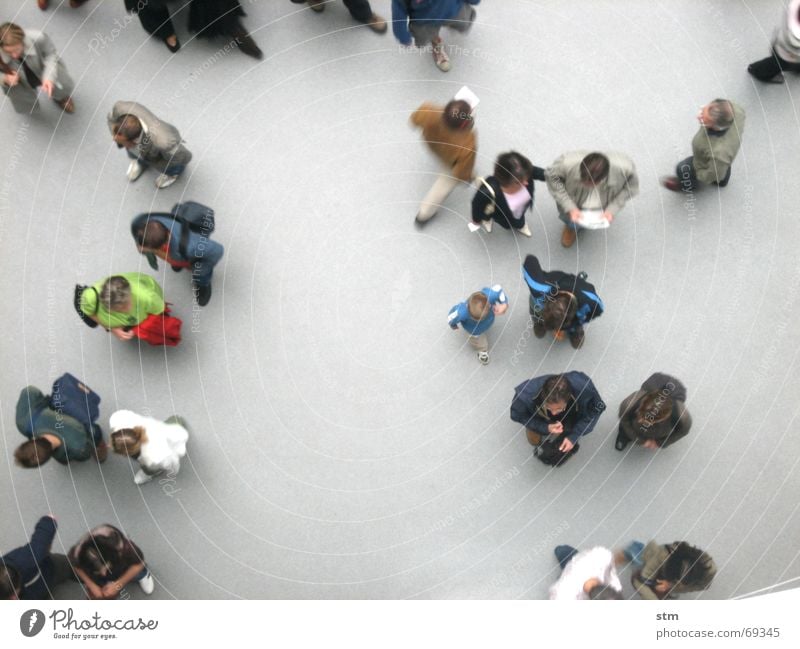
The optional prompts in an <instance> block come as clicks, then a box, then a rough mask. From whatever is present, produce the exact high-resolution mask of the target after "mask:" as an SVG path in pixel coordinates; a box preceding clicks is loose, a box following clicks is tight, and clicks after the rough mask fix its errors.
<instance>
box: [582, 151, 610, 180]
mask: <svg viewBox="0 0 800 649" xmlns="http://www.w3.org/2000/svg"><path fill="white" fill-rule="evenodd" d="M610 167H611V164H610V163H609V161H608V158H607V157H606V156H605V155H603V154H602V153H598V152H596V151H595V152H594V153H590V154H589V155H587V156H586V157H584V159H583V160H581V183H582V184H583V185H584V186H585V187H591V188H594V187H597V186H598V185H600V184H602V183H603V182H604V181H605V179H606V178H608V171H609V169H610Z"/></svg>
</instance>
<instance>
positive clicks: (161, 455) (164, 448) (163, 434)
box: [109, 410, 189, 485]
mask: <svg viewBox="0 0 800 649" xmlns="http://www.w3.org/2000/svg"><path fill="white" fill-rule="evenodd" d="M109 426H110V427H111V447H112V448H113V449H114V452H115V453H119V454H120V455H127V456H129V457H133V458H135V459H136V460H137V461H138V462H139V467H140V468H139V471H137V472H136V475H135V476H134V478H133V481H134V482H135V483H136V484H138V485H140V484H144V483H145V482H149V481H150V480H152V479H153V476H156V475H158V474H159V473H162V472H164V473H167V474H168V475H169V476H170V477H173V476H175V475H176V474H177V473H178V471H180V468H181V458H182V457H183V456H184V455H186V442H187V441H188V439H189V431H188V430H186V422H185V421H183V419H181V418H180V417H178V416H173V417H170V418H169V419H167V420H166V421H163V422H162V421H158V420H157V419H153V418H152V417H143V416H142V415H137V414H136V413H135V412H131V411H130V410H118V411H117V412H115V413H114V414H112V415H111V418H110V419H109Z"/></svg>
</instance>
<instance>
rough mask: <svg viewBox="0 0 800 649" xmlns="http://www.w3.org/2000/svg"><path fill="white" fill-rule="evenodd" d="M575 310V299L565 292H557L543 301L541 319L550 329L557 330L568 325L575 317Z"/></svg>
mask: <svg viewBox="0 0 800 649" xmlns="http://www.w3.org/2000/svg"><path fill="white" fill-rule="evenodd" d="M576 310H577V307H576V304H575V300H573V299H572V296H571V295H568V294H567V293H559V294H558V295H556V296H555V297H554V298H553V299H548V300H546V301H545V305H544V308H542V313H541V320H542V323H543V324H544V326H545V327H546V328H547V329H549V330H550V331H557V330H559V329H563V328H564V327H566V326H568V325H569V324H570V323H571V322H572V321H573V320H574V319H575V311H576Z"/></svg>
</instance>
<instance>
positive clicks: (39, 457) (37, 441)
mask: <svg viewBox="0 0 800 649" xmlns="http://www.w3.org/2000/svg"><path fill="white" fill-rule="evenodd" d="M53 450H54V449H53V445H52V444H51V443H50V440H49V439H45V438H44V437H34V438H33V439H29V440H28V441H27V442H23V443H22V444H20V445H19V446H18V447H17V450H16V451H14V459H15V460H16V462H17V465H18V466H21V467H23V468H25V469H35V468H36V467H39V466H42V464H44V463H45V462H47V460H49V459H50V457H51V456H52V455H53Z"/></svg>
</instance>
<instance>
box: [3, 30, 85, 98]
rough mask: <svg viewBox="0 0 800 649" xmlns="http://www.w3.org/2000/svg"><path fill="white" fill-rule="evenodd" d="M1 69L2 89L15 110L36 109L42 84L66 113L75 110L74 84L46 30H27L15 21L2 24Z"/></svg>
mask: <svg viewBox="0 0 800 649" xmlns="http://www.w3.org/2000/svg"><path fill="white" fill-rule="evenodd" d="M0 73H2V75H3V83H2V85H3V92H4V93H5V94H6V96H7V97H8V98H9V100H10V101H11V105H12V106H13V107H14V110H15V111H16V112H18V113H27V112H30V111H31V110H33V109H34V107H35V106H36V91H37V89H39V88H41V89H42V92H44V93H45V94H46V95H47V96H48V97H50V98H51V99H52V100H53V101H54V102H56V104H58V105H59V106H60V107H61V109H62V110H63V111H64V112H65V113H74V112H75V102H74V101H73V100H72V91H73V90H74V88H75V84H74V82H73V81H72V78H71V77H70V76H69V73H68V72H67V68H66V66H65V65H64V62H63V61H62V60H61V58H60V57H59V56H58V53H57V52H56V48H55V46H54V45H53V41H52V40H50V37H49V36H48V35H47V34H45V33H44V32H39V31H34V30H28V31H27V32H25V31H24V30H23V29H22V27H20V26H19V25H15V24H14V23H3V24H2V25H0Z"/></svg>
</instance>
